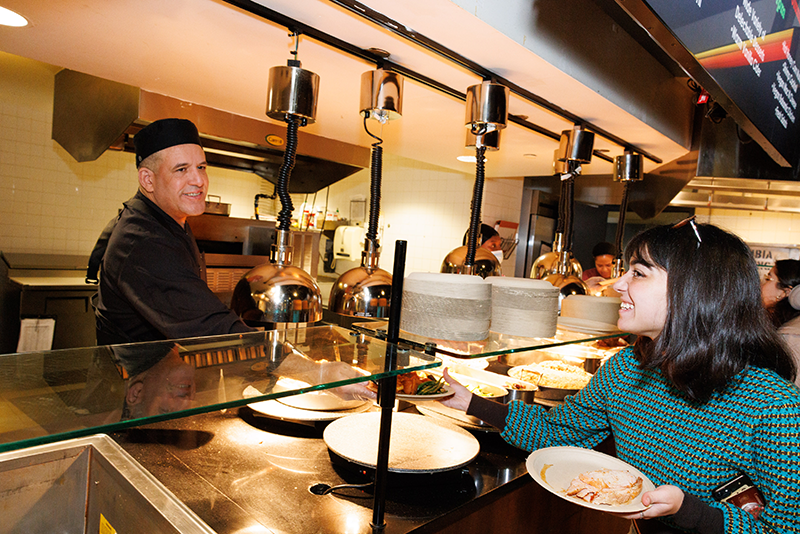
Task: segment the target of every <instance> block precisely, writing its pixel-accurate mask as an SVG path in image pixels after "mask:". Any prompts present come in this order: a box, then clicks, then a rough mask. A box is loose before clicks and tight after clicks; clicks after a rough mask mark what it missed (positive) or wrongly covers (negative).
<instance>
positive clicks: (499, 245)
mask: <svg viewBox="0 0 800 534" xmlns="http://www.w3.org/2000/svg"><path fill="white" fill-rule="evenodd" d="M468 238H469V230H467V231H466V233H465V234H464V239H463V240H462V241H461V244H462V245H466V244H467V239H468ZM478 242H479V243H480V247H481V248H485V249H486V250H488V251H489V252H491V253H492V254H494V257H495V258H497V261H498V262H500V263H502V262H503V238H502V237H500V234H499V233H497V230H495V229H494V228H492V227H491V226H489V225H488V224H481V228H480V236H479V239H478Z"/></svg>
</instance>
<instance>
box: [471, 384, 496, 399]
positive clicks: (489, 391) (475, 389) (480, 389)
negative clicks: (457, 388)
mask: <svg viewBox="0 0 800 534" xmlns="http://www.w3.org/2000/svg"><path fill="white" fill-rule="evenodd" d="M464 387H465V388H467V389H468V390H470V391H471V392H472V393H474V394H476V395H479V396H481V397H498V396H499V397H502V396H503V395H505V394H506V392H505V391H503V390H502V389H500V388H497V387H493V386H488V385H483V384H464Z"/></svg>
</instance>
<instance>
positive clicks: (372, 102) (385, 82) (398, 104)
mask: <svg viewBox="0 0 800 534" xmlns="http://www.w3.org/2000/svg"><path fill="white" fill-rule="evenodd" d="M360 112H361V115H362V116H363V117H364V129H365V130H366V131H367V133H368V134H369V135H370V136H371V137H373V138H375V139H376V140H377V141H376V142H375V143H373V144H372V162H371V165H370V170H371V179H370V214H369V225H368V227H367V234H366V239H365V240H364V251H363V252H362V253H361V265H360V266H359V267H356V268H354V269H350V270H349V271H347V272H345V273H344V274H342V275H341V276H339V278H338V279H337V280H336V283H334V284H333V287H332V288H331V294H330V297H329V298H328V309H329V310H331V311H333V312H335V313H340V314H342V315H358V316H363V317H379V318H385V317H388V316H389V304H390V303H391V298H392V275H391V274H389V273H388V272H387V271H385V270H383V269H381V268H379V267H378V262H379V259H380V252H379V245H378V220H379V218H380V198H381V173H382V168H383V148H382V147H381V143H382V142H383V140H382V139H381V138H380V137H377V136H375V135H373V134H372V133H370V131H369V129H367V119H369V118H373V119H376V120H378V121H379V122H380V123H381V124H383V123H385V122H386V121H388V120H393V119H399V118H400V116H401V115H402V113H403V77H402V76H400V75H399V74H397V73H396V72H391V71H386V70H383V69H376V70H372V71H367V72H365V73H364V74H362V75H361V106H360Z"/></svg>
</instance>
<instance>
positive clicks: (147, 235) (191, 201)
mask: <svg viewBox="0 0 800 534" xmlns="http://www.w3.org/2000/svg"><path fill="white" fill-rule="evenodd" d="M133 142H134V145H135V147H136V167H137V169H138V178H139V191H138V192H137V193H136V194H135V195H134V196H133V198H131V199H130V200H128V201H127V202H125V203H124V204H123V209H122V211H121V212H120V213H119V215H118V216H117V217H116V218H115V219H114V220H112V221H111V222H110V223H109V225H108V226H107V227H106V229H105V230H104V232H103V234H101V236H100V239H98V242H97V245H95V249H94V250H93V251H92V256H91V259H90V263H89V271H88V272H87V281H91V280H92V279H97V272H98V269H99V273H100V276H99V288H98V293H97V295H96V297H95V298H96V302H95V313H96V318H97V343H98V345H111V344H118V343H132V342H137V341H153V340H161V339H172V338H184V337H196V336H205V335H213V334H228V333H237V332H249V331H252V329H251V328H250V327H248V326H246V325H245V324H244V323H243V322H242V320H241V319H240V318H239V317H238V316H237V315H236V314H235V313H233V312H232V311H231V310H230V309H228V308H227V307H226V306H225V305H224V304H223V303H222V302H221V301H220V300H219V299H218V298H217V297H216V296H215V295H214V294H213V293H212V292H211V290H210V289H209V287H208V286H207V285H206V283H205V281H203V278H202V277H201V275H200V266H201V259H200V251H199V250H198V248H197V243H196V242H195V240H194V236H193V235H192V231H191V229H190V228H189V225H188V224H187V222H186V218H187V217H189V216H192V215H200V214H201V213H203V211H204V210H205V198H206V193H207V192H208V175H207V174H206V157H205V153H204V152H203V147H202V145H201V144H200V135H199V134H198V131H197V127H196V126H195V125H194V124H193V123H192V122H191V121H188V120H185V119H162V120H158V121H156V122H153V123H151V124H149V125H148V126H146V127H144V128H143V129H142V130H141V131H139V133H137V134H136V136H135V137H134V138H133Z"/></svg>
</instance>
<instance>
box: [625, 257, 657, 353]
mask: <svg viewBox="0 0 800 534" xmlns="http://www.w3.org/2000/svg"><path fill="white" fill-rule="evenodd" d="M613 287H614V289H615V290H616V291H617V292H619V293H620V298H621V300H622V303H621V304H620V308H619V321H617V326H618V327H619V329H620V330H622V331H623V332H630V333H631V334H636V335H639V336H645V337H649V338H650V339H655V338H656V337H658V335H659V334H660V333H661V331H662V330H663V329H664V325H665V324H666V322H667V271H665V270H664V269H662V268H661V267H658V266H656V265H654V264H652V263H651V262H649V261H647V260H645V259H642V258H637V257H635V256H634V257H633V258H631V267H630V270H628V272H626V273H625V275H624V276H623V277H622V278H620V279H619V280H617V282H616V283H615V284H614V286H613Z"/></svg>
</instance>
